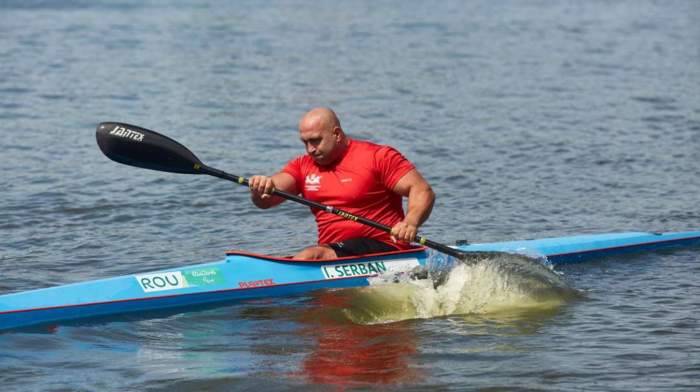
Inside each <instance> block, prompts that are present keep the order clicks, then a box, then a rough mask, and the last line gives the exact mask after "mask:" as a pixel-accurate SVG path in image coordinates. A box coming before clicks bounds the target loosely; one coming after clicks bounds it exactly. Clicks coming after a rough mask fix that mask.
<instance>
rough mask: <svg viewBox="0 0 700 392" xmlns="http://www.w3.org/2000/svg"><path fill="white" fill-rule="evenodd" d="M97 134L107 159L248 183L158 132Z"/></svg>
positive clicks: (116, 128) (102, 128) (119, 129)
mask: <svg viewBox="0 0 700 392" xmlns="http://www.w3.org/2000/svg"><path fill="white" fill-rule="evenodd" d="M96 137H97V145H98V146H99V147H100V150H102V152H103V153H104V154H105V155H106V156H107V157H108V158H110V159H112V160H114V161H116V162H119V163H123V164H126V165H131V166H136V167H141V168H145V169H151V170H159V171H165V172H172V173H185V174H208V175H210V176H214V177H218V178H223V179H225V180H229V181H233V182H236V183H238V184H241V185H245V186H248V179H247V178H245V177H241V176H236V175H233V174H229V173H226V172H224V171H221V170H218V169H215V168H213V167H209V166H207V165H205V164H203V163H202V161H200V160H199V159H198V158H197V157H196V156H195V155H194V154H193V153H192V152H191V151H190V150H188V149H187V148H186V147H185V146H183V145H182V144H180V143H178V142H176V141H175V140H173V139H171V138H169V137H167V136H165V135H161V134H160V133H158V132H154V131H150V130H148V129H145V128H141V127H138V126H135V125H130V124H124V123H118V122H104V123H101V124H100V125H99V126H98V127H97V134H96ZM272 193H273V194H274V195H275V196H279V197H282V198H285V199H287V200H292V201H295V202H297V203H300V204H303V205H305V206H308V207H312V208H318V209H320V210H325V211H327V212H329V213H331V214H335V215H338V216H341V217H343V218H345V219H348V220H352V221H355V222H359V223H362V224H364V225H367V226H371V227H374V228H375V229H379V230H382V231H385V232H387V233H390V232H391V227H389V226H386V225H383V224H381V223H378V222H375V221H372V220H369V219H366V218H363V217H361V216H357V215H354V214H351V213H349V212H346V211H343V210H339V209H337V208H335V207H331V206H326V205H323V204H320V203H317V202H314V201H311V200H307V199H305V198H303V197H300V196H298V195H294V194H291V193H287V192H283V191H280V190H277V189H275V190H273V192H272ZM416 242H417V243H419V244H421V245H425V246H427V247H430V248H433V249H435V250H438V251H440V252H442V253H445V254H447V255H450V256H453V257H456V258H458V259H460V260H462V261H465V262H468V263H475V262H476V260H477V259H480V258H485V257H493V256H498V255H503V254H504V252H482V251H479V252H462V251H460V250H457V249H454V248H450V247H449V246H447V245H443V244H440V243H437V242H435V241H431V240H429V239H427V238H425V237H422V236H416Z"/></svg>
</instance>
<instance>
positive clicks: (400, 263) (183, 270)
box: [0, 231, 700, 330]
mask: <svg viewBox="0 0 700 392" xmlns="http://www.w3.org/2000/svg"><path fill="white" fill-rule="evenodd" d="M698 244H700V231H687V232H677V233H636V232H635V233H615V234H597V235H579V236H571V237H558V238H545V239H536V240H523V241H507V242H494V243H483V244H470V245H462V246H458V247H457V248H458V249H460V250H462V251H465V252H470V251H471V252H476V251H498V252H508V253H520V254H526V255H530V256H545V257H546V258H547V260H548V261H549V262H551V263H552V264H554V265H558V264H566V263H575V262H580V261H584V260H588V259H592V258H600V257H605V256H610V255H616V254H623V253H632V252H643V251H653V250H657V249H663V248H672V247H682V246H692V245H698ZM434 257H435V251H432V250H429V249H427V248H423V247H420V248H415V249H410V250H405V251H397V252H389V253H382V254H375V255H368V256H363V257H350V258H340V259H334V260H325V261H297V260H291V259H289V258H280V257H272V256H265V255H258V254H252V253H246V252H239V251H230V252H227V254H226V258H225V259H224V260H221V261H215V262H209V263H202V264H196V265H192V266H188V267H180V268H174V269H166V270H160V271H151V272H143V273H135V274H132V275H124V276H119V277H114V278H107V279H99V280H93V281H88V282H81V283H73V284H68V285H63V286H56V287H50V288H44V289H38V290H30V291H24V292H17V293H10V294H4V295H0V330H7V329H14V328H21V327H27V326H33V325H39V324H54V323H58V322H61V321H67V320H76V319H84V318H91V317H98V316H110V315H116V314H125V313H133V312H143V311H153V310H163V309H177V308H183V309H185V308H186V307H190V306H193V305H203V304H214V303H225V302H231V301H237V300H242V299H252V298H261V297H277V296H289V295H295V294H299V293H304V292H308V291H312V290H318V289H328V288H344V287H358V286H366V285H368V284H369V280H370V279H371V278H373V277H377V276H382V275H385V274H393V275H396V274H405V273H409V272H410V271H412V270H414V269H415V268H416V267H419V266H423V267H425V266H426V265H427V264H428V263H429V262H430V260H431V259H433V258H434Z"/></svg>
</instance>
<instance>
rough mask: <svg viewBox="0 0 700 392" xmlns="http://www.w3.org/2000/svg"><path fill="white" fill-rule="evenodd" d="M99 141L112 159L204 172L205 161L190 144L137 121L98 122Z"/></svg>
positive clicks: (163, 167)
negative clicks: (185, 143)
mask: <svg viewBox="0 0 700 392" xmlns="http://www.w3.org/2000/svg"><path fill="white" fill-rule="evenodd" d="M96 137H97V145H98V146H100V150H102V152H103V153H104V154H105V155H106V156H107V157H108V158H109V159H111V160H113V161H116V162H119V163H123V164H125V165H130V166H136V167H141V168H144V169H151V170H160V171H166V172H172V173H186V174H201V172H200V171H199V170H198V168H199V167H200V166H202V162H201V161H200V160H199V159H198V158H197V157H196V156H195V155H194V154H193V153H192V152H191V151H190V150H188V149H187V147H185V146H183V145H182V144H180V143H178V142H176V141H175V140H173V139H171V138H169V137H167V136H165V135H161V134H160V133H158V132H154V131H149V130H148V129H145V128H141V127H138V126H136V125H130V124H124V123H118V122H104V123H101V124H100V125H98V126H97V133H96Z"/></svg>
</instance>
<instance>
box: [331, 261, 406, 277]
mask: <svg viewBox="0 0 700 392" xmlns="http://www.w3.org/2000/svg"><path fill="white" fill-rule="evenodd" d="M416 266H418V259H398V260H391V261H388V260H387V261H363V262H358V263H347V264H334V265H324V266H322V267H321V271H322V272H323V275H324V276H325V277H326V279H340V278H350V277H355V276H376V275H381V274H384V273H397V272H405V271H410V270H411V269H413V268H414V267H416Z"/></svg>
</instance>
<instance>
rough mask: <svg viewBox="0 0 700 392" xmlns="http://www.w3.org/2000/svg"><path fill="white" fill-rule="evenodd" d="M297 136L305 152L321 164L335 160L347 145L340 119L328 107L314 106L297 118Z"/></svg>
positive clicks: (328, 163)
mask: <svg viewBox="0 0 700 392" xmlns="http://www.w3.org/2000/svg"><path fill="white" fill-rule="evenodd" d="M299 137H300V138H301V141H302V143H304V145H305V146H306V153H307V154H308V155H309V156H311V157H312V158H313V159H314V161H315V162H316V163H317V164H319V165H322V166H325V165H330V164H332V163H333V162H335V161H336V160H337V159H338V158H339V157H340V156H341V155H342V154H343V152H344V151H345V150H346V149H347V146H348V141H347V138H346V137H345V133H344V132H343V129H342V128H341V127H340V120H338V116H337V115H336V114H335V112H334V111H333V110H331V109H329V108H315V109H311V110H310V111H308V112H307V113H306V114H304V116H302V118H301V120H299Z"/></svg>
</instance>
